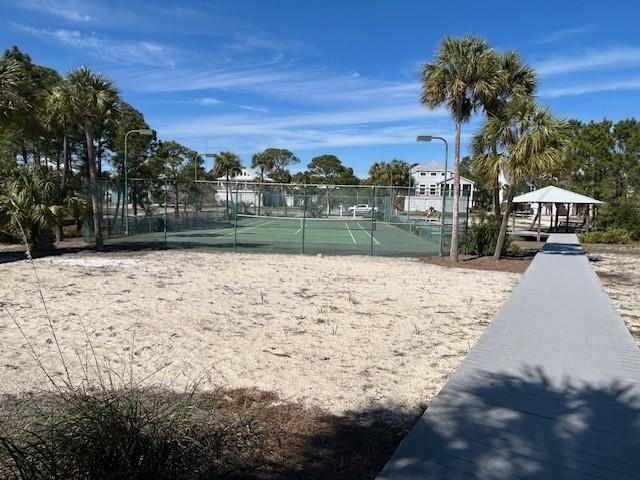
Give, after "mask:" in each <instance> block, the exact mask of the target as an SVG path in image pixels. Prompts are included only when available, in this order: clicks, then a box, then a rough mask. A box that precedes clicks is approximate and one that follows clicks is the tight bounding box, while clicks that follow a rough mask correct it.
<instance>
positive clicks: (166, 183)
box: [162, 178, 169, 249]
mask: <svg viewBox="0 0 640 480" xmlns="http://www.w3.org/2000/svg"><path fill="white" fill-rule="evenodd" d="M168 189H169V182H168V181H167V179H166V178H165V179H164V226H163V228H162V230H163V233H164V248H165V249H166V248H168V245H167V190H168Z"/></svg>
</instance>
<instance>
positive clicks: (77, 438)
mask: <svg viewBox="0 0 640 480" xmlns="http://www.w3.org/2000/svg"><path fill="white" fill-rule="evenodd" d="M213 400H215V399H212V400H209V397H208V396H207V395H205V394H196V393H185V394H179V393H173V392H170V391H165V390H157V389H141V388H123V389H116V388H110V387H107V388H103V389H98V390H93V391H88V390H85V389H83V388H79V387H73V388H70V389H64V390H61V391H59V392H55V393H50V394H46V393H43V394H39V395H36V396H34V397H31V398H29V397H26V398H25V397H16V398H15V399H14V400H13V403H14V406H13V408H12V406H11V405H10V404H11V403H12V402H11V401H9V402H7V399H6V398H5V399H4V401H3V411H4V413H5V414H6V413H7V410H9V411H10V413H11V415H10V418H11V421H10V422H5V424H4V425H3V428H2V431H1V432H0V478H3V479H13V480H43V479H54V478H55V479H70V480H76V479H77V480H80V479H84V480H92V479H96V480H97V479H105V478H109V479H114V480H116V479H117V480H120V479H122V480H124V479H141V480H142V479H149V480H151V479H156V480H165V479H166V480H169V479H177V478H180V479H187V480H196V479H198V480H200V479H202V480H204V479H220V478H243V477H242V470H252V469H253V470H255V469H256V468H258V467H259V466H260V465H261V464H263V463H264V461H265V459H264V458H262V456H261V455H262V452H264V451H265V448H264V447H265V442H266V441H267V440H270V436H271V432H270V431H269V430H268V429H265V427H264V424H262V423H261V422H257V421H255V417H254V412H253V411H252V410H250V409H249V408H244V410H241V411H240V412H235V413H234V414H228V413H226V412H220V411H219V410H218V409H217V408H216V405H215V401H213ZM7 403H9V405H7ZM11 410H13V411H11ZM256 413H257V412H256ZM7 423H9V424H10V425H7ZM267 450H268V449H267Z"/></svg>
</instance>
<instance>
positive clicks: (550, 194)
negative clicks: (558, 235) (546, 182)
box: [513, 185, 602, 241]
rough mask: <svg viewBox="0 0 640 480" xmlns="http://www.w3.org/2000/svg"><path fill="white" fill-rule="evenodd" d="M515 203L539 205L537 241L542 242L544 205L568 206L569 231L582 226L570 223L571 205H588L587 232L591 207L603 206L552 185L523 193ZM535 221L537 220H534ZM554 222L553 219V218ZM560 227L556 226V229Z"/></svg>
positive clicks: (567, 224) (515, 199)
mask: <svg viewBox="0 0 640 480" xmlns="http://www.w3.org/2000/svg"><path fill="white" fill-rule="evenodd" d="M513 203H537V204H538V213H537V219H538V229H537V240H538V241H540V228H541V218H542V205H543V204H555V205H557V204H563V205H564V204H566V205H567V219H566V222H565V227H566V229H567V230H568V229H569V228H570V227H572V226H573V227H576V228H577V227H580V226H581V225H571V224H570V222H569V209H570V205H586V206H587V210H586V216H585V223H586V225H585V226H586V230H589V209H590V207H591V205H594V206H595V205H601V204H602V202H601V201H600V200H596V199H595V198H591V197H587V196H586V195H582V194H580V193H576V192H572V191H570V190H565V189H564V188H560V187H554V186H552V185H550V186H548V187H544V188H540V189H538V190H533V191H532V192H527V193H523V194H522V195H518V196H517V197H515V198H514V199H513ZM534 221H535V219H534ZM552 221H553V217H552ZM514 222H515V212H514ZM556 223H557V214H556ZM557 226H558V225H557V224H556V227H557Z"/></svg>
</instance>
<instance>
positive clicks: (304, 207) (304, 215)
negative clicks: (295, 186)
mask: <svg viewBox="0 0 640 480" xmlns="http://www.w3.org/2000/svg"><path fill="white" fill-rule="evenodd" d="M285 203H286V200H285ZM306 221H307V184H306V183H305V184H304V189H303V190H302V253H303V254H304V232H305V230H306V229H305V226H306V225H305V224H306Z"/></svg>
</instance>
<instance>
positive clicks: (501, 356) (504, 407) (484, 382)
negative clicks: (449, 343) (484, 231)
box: [377, 234, 640, 480]
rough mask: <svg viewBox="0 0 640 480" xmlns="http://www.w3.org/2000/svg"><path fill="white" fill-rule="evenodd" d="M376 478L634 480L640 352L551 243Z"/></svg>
mask: <svg viewBox="0 0 640 480" xmlns="http://www.w3.org/2000/svg"><path fill="white" fill-rule="evenodd" d="M377 478H378V480H409V479H442V480H459V479H476V478H477V479H483V480H506V479H520V478H522V479H540V480H542V479H607V480H623V479H629V480H631V479H638V478H640V351H639V350H638V347H637V345H636V343H635V342H634V340H633V338H632V337H631V335H630V333H629V331H628V329H627V328H626V326H625V325H624V323H623V321H622V319H621V318H620V316H619V315H618V314H617V312H616V311H615V309H614V307H613V305H612V303H611V301H610V299H609V298H608V296H607V295H606V293H605V292H604V290H603V289H602V286H601V284H600V282H599V280H598V278H597V276H596V275H595V273H594V272H593V270H592V269H591V267H590V265H589V261H588V259H587V257H586V255H584V252H583V251H582V248H581V247H580V245H579V242H578V239H577V237H576V236H575V235H573V234H553V235H551V236H550V238H549V239H548V241H547V243H546V244H545V247H544V248H543V251H542V252H541V253H539V254H538V255H537V256H536V258H535V259H534V260H533V262H532V263H531V265H530V267H529V268H528V269H527V271H526V272H525V274H524V275H523V277H522V279H521V281H520V283H519V284H518V286H517V287H516V288H515V290H514V291H513V293H512V294H511V296H510V297H509V299H508V300H507V302H506V303H505V304H504V305H503V307H502V308H501V310H500V311H499V312H498V314H497V315H496V317H495V319H494V321H493V322H492V324H491V325H490V326H489V327H488V328H487V330H486V332H485V333H484V335H483V336H482V337H481V338H480V340H479V341H478V343H477V345H476V346H475V347H474V348H473V349H472V350H471V352H470V353H469V354H468V355H467V358H465V360H464V361H463V362H462V364H461V365H460V367H459V368H458V370H457V371H456V372H455V373H454V374H453V376H452V377H451V378H450V379H449V381H448V382H447V383H446V385H445V386H444V388H443V389H442V390H441V392H440V393H439V394H438V395H437V396H436V398H435V399H434V400H433V402H432V403H431V405H430V406H429V408H428V410H427V411H426V412H425V413H424V415H423V416H422V417H421V418H420V420H419V421H418V423H417V424H416V426H415V427H414V428H413V429H412V431H411V432H410V433H409V434H408V435H407V437H406V438H405V439H404V440H403V442H402V443H401V444H400V446H399V447H398V449H397V450H396V452H395V453H394V455H393V457H392V458H391V460H389V462H388V463H387V465H386V466H385V468H384V469H383V470H382V472H381V473H380V475H379V476H378V477H377Z"/></svg>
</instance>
